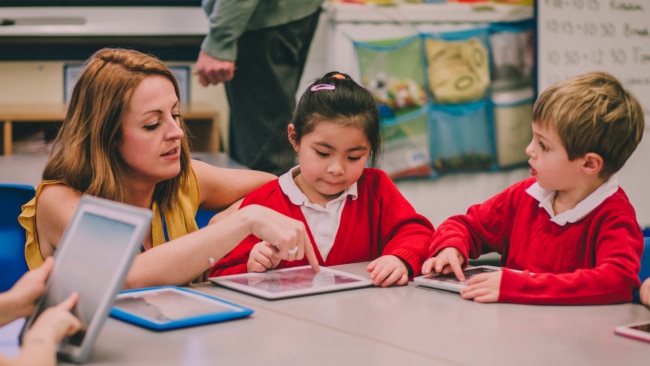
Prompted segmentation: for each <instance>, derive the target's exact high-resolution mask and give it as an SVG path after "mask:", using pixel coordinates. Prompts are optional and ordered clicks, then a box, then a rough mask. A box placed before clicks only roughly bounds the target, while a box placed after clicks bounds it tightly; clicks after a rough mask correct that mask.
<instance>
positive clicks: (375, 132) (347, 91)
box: [292, 71, 381, 167]
mask: <svg viewBox="0 0 650 366" xmlns="http://www.w3.org/2000/svg"><path fill="white" fill-rule="evenodd" d="M321 121H327V122H337V123H340V124H341V125H343V126H348V127H358V128H360V129H361V130H363V132H364V133H365V135H366V137H367V138H368V141H369V142H370V156H369V159H368V160H369V161H370V165H371V166H373V167H374V166H376V165H377V162H378V159H379V156H380V154H381V136H380V133H379V109H378V107H377V102H376V101H375V99H374V97H373V95H372V94H371V93H370V92H369V91H368V90H366V89H365V88H364V87H362V86H361V85H359V84H357V83H356V82H355V81H354V80H352V78H351V77H350V76H349V75H346V74H343V73H340V72H337V71H333V72H329V73H327V74H325V75H324V76H323V77H321V78H319V79H317V80H316V81H314V82H313V83H312V84H311V85H310V86H309V87H307V90H305V92H304V93H303V94H302V96H301V97H300V100H299V101H298V105H297V107H296V112H295V113H294V117H293V121H292V123H293V125H294V128H295V131H296V142H297V143H299V142H300V140H301V138H302V136H304V135H306V134H308V133H310V132H312V131H313V130H314V128H316V125H317V124H318V123H319V122H321Z"/></svg>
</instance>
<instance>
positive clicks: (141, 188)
mask: <svg viewBox="0 0 650 366" xmlns="http://www.w3.org/2000/svg"><path fill="white" fill-rule="evenodd" d="M273 178H274V177H273V176H272V175H270V174H266V173H261V172H256V171H246V170H235V169H222V168H217V167H213V166H210V165H208V164H206V163H202V162H200V161H195V160H191V159H190V149H189V145H188V141H187V137H186V130H185V125H184V123H183V120H182V118H181V115H180V99H179V88H178V84H177V82H176V79H175V78H174V76H173V74H172V73H171V71H170V70H169V69H168V68H167V67H166V66H165V64H164V63H162V62H161V61H160V60H158V59H156V58H155V57H152V56H149V55H145V54H143V53H140V52H137V51H133V50H125V49H111V48H105V49H102V50H99V51H98V52H96V53H95V54H94V55H93V56H91V57H90V59H89V60H88V61H87V62H86V65H85V68H84V71H83V73H82V74H81V76H80V77H79V80H78V81H77V83H76V85H75V87H74V90H73V92H72V97H71V100H70V105H69V107H68V111H67V115H66V118H65V120H64V122H63V124H62V126H61V128H60V130H59V133H58V135H57V137H56V140H55V144H54V149H53V151H52V155H51V156H50V159H49V161H48V162H47V164H46V166H45V170H44V172H43V181H42V182H41V184H39V185H38V187H37V188H36V196H35V198H34V199H33V200H31V201H30V202H28V203H27V204H26V205H25V206H23V212H22V213H21V215H20V217H19V221H20V223H21V225H22V226H23V227H24V228H25V229H26V231H27V241H26V247H25V258H26V260H27V264H28V265H29V267H30V268H35V267H38V266H40V265H41V264H42V263H43V258H46V257H48V256H50V255H52V254H53V252H54V250H55V249H56V246H57V245H58V242H59V240H60V239H61V236H62V235H63V231H64V229H65V227H66V225H67V224H68V222H69V220H70V218H71V217H72V214H73V213H74V210H75V208H76V206H77V204H78V202H79V199H80V198H81V195H82V194H90V195H94V196H99V197H103V198H108V199H112V200H115V201H119V202H125V203H128V204H132V205H135V206H140V207H145V208H151V209H152V210H153V213H154V219H153V221H152V228H151V233H150V235H148V236H147V237H146V238H145V240H144V242H143V245H142V252H143V253H142V254H140V255H138V256H137V258H136V259H135V261H134V264H133V266H132V268H131V271H130V272H129V274H128V276H127V279H126V283H125V287H126V288H133V287H146V286H156V285H168V284H184V283H187V282H189V281H191V280H192V279H194V278H197V277H199V276H200V275H202V274H203V272H204V271H205V270H207V269H208V268H209V267H210V266H211V265H212V264H213V263H214V262H215V261H216V260H217V259H219V258H221V257H223V256H224V255H225V254H227V253H228V252H229V251H230V250H231V249H232V248H233V247H234V246H235V245H237V243H239V242H240V241H241V240H242V239H243V238H245V237H246V236H247V235H249V234H255V235H257V236H258V237H260V238H261V239H262V240H264V241H266V242H268V243H269V244H271V245H272V246H273V248H274V249H275V250H277V251H278V253H279V255H281V256H282V257H283V259H288V260H292V259H300V258H303V256H305V255H306V256H307V258H308V259H309V262H310V263H313V267H314V269H315V270H317V269H318V262H317V260H316V257H315V255H314V252H313V249H312V248H311V245H309V238H308V236H307V234H306V231H305V228H304V225H303V224H302V223H300V222H298V221H296V220H293V219H290V218H288V217H285V216H283V215H280V214H278V213H276V212H275V211H272V210H270V209H267V208H263V207H260V206H254V207H251V208H250V209H249V208H245V209H242V210H237V211H235V210H231V211H229V212H228V215H225V217H224V218H222V219H221V220H220V221H219V222H217V223H214V224H212V225H208V226H207V227H206V228H204V229H202V230H197V225H196V222H195V219H194V217H195V215H196V212H197V210H198V209H199V208H202V209H207V210H223V209H225V208H226V207H229V206H231V205H232V204H233V203H235V202H237V201H238V200H240V199H241V198H242V197H243V196H244V195H246V193H248V192H249V191H251V190H252V189H254V188H257V187H259V186H260V185H262V184H264V183H266V182H267V181H269V180H271V179H273ZM235 207H236V205H235ZM163 243H166V245H161V244H163Z"/></svg>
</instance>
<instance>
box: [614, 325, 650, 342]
mask: <svg viewBox="0 0 650 366" xmlns="http://www.w3.org/2000/svg"><path fill="white" fill-rule="evenodd" d="M614 333H616V334H618V335H621V336H624V337H629V338H633V339H637V340H639V341H645V342H650V320H649V321H645V322H641V323H634V324H628V325H621V326H618V327H616V328H614Z"/></svg>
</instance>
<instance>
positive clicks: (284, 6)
mask: <svg viewBox="0 0 650 366" xmlns="http://www.w3.org/2000/svg"><path fill="white" fill-rule="evenodd" d="M323 1H324V0H274V1H262V0H203V9H204V10H205V12H206V14H207V15H208V16H209V20H210V30H209V33H208V35H207V36H206V37H205V40H204V41H203V44H202V45H201V51H200V53H199V57H198V59H197V62H196V70H197V72H198V75H199V82H200V83H201V85H203V86H208V85H210V84H215V85H216V84H219V83H225V88H226V95H227V97H228V104H229V106H230V126H229V131H230V133H229V135H230V136H229V148H230V156H231V157H232V158H233V159H235V160H237V161H238V162H239V163H241V164H243V165H245V166H247V167H249V168H251V169H255V170H263V171H267V172H270V173H274V174H276V175H278V174H281V173H284V172H285V171H287V170H289V168H291V167H293V166H294V165H295V161H294V159H295V153H294V151H293V149H292V148H291V145H290V144H289V143H288V141H287V138H286V136H285V135H284V134H285V133H286V126H287V124H288V123H289V121H290V120H291V117H292V114H293V110H294V108H295V106H296V92H297V90H298V86H299V84H300V78H301V77H302V72H303V69H304V66H305V61H306V60H307V53H308V52H309V46H310V44H311V41H312V39H313V37H314V33H315V31H316V26H317V25H318V18H319V16H320V11H321V5H322V3H323Z"/></svg>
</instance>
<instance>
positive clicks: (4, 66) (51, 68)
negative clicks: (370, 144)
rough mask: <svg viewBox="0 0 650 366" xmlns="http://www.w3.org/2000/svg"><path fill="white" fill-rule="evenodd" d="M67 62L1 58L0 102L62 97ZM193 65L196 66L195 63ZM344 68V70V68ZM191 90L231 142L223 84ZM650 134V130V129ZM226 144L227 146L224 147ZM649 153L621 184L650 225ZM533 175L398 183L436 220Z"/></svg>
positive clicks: (323, 61)
mask: <svg viewBox="0 0 650 366" xmlns="http://www.w3.org/2000/svg"><path fill="white" fill-rule="evenodd" d="M327 57H328V54H327V19H326V18H325V15H323V16H322V17H321V21H320V24H319V28H318V30H317V32H316V35H315V39H314V42H313V43H312V47H311V52H310V55H309V59H308V63H307V65H306V68H305V72H304V75H303V80H302V82H301V86H300V88H299V91H298V95H299V94H301V93H302V90H303V89H304V88H305V87H306V86H307V85H308V84H309V83H310V82H311V81H312V80H313V79H314V78H316V77H317V76H320V75H321V74H323V73H324V72H326V71H330V70H328V69H327ZM63 64H64V63H63V62H0V102H2V103H30V102H60V101H62V100H63ZM185 64H187V65H190V67H191V68H192V71H193V69H194V64H193V63H185ZM341 71H343V70H341ZM190 95H191V99H192V101H193V102H206V103H212V104H213V105H214V106H215V108H217V109H218V110H219V111H221V112H222V114H221V115H222V120H221V122H222V123H221V126H220V127H221V131H222V142H223V143H224V144H227V139H224V138H223V136H227V120H228V106H227V102H226V98H225V93H224V90H223V87H222V86H216V87H215V86H212V87H208V88H204V87H202V86H201V85H199V84H198V80H197V78H196V76H192V79H191V83H190ZM646 135H647V133H646ZM225 148H226V149H227V145H226V146H225ZM649 157H650V137H648V136H645V137H644V143H642V145H641V146H640V147H639V149H638V150H637V151H636V152H635V154H634V155H633V157H632V159H631V160H630V161H629V163H628V164H627V165H626V166H625V167H624V168H623V170H622V171H621V173H620V174H619V177H620V183H621V186H622V187H623V188H624V189H626V190H627V191H628V194H629V196H630V198H631V200H632V202H633V204H634V206H635V208H636V210H637V214H638V217H639V222H640V224H641V225H642V226H644V227H645V226H650V205H645V204H644V202H645V200H647V199H648V197H649V196H650V195H648V194H647V188H646V186H647V181H648V179H646V175H647V173H646V172H650V170H648V169H645V167H646V165H647V163H646V162H647V160H648V158H649ZM528 176H529V171H528V168H519V169H514V170H510V171H505V172H498V173H466V174H452V175H447V176H444V177H441V178H438V179H433V180H432V179H418V180H406V181H398V182H397V185H398V187H399V188H400V190H401V191H402V193H403V194H404V195H405V196H406V198H407V199H408V200H409V201H410V202H411V204H413V206H414V207H415V209H416V210H418V211H419V212H421V213H422V214H423V215H425V216H426V217H428V218H429V219H430V220H431V221H432V223H433V224H434V225H436V226H437V225H439V224H440V223H441V222H442V221H443V220H444V219H445V218H447V217H449V216H451V215H454V214H461V213H464V212H465V211H466V209H467V207H469V206H470V205H471V204H474V203H479V202H482V201H484V200H486V199H488V198H489V197H490V196H492V195H494V194H496V193H497V192H499V191H501V190H503V189H504V188H505V187H507V186H508V185H510V184H512V183H514V182H516V181H518V180H520V179H523V178H526V177H528Z"/></svg>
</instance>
